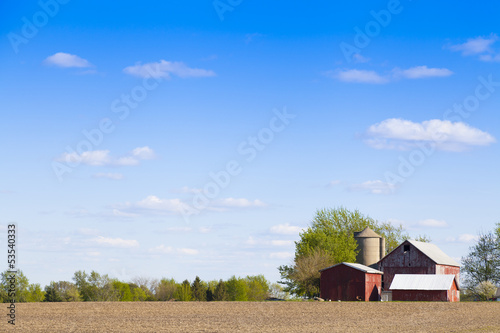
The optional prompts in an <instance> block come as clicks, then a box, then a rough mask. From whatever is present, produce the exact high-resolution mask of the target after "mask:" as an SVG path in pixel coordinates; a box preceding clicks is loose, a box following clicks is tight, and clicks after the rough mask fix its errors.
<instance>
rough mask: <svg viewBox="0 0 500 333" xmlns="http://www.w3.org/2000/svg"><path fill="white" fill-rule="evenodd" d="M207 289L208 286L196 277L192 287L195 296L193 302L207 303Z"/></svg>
mask: <svg viewBox="0 0 500 333" xmlns="http://www.w3.org/2000/svg"><path fill="white" fill-rule="evenodd" d="M207 289H208V287H207V286H206V284H205V283H203V281H201V279H200V278H199V277H198V276H196V278H195V279H194V281H193V284H192V285H191V294H192V295H193V300H195V301H206V300H207Z"/></svg>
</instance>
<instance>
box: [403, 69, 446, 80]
mask: <svg viewBox="0 0 500 333" xmlns="http://www.w3.org/2000/svg"><path fill="white" fill-rule="evenodd" d="M452 74H453V72H452V71H450V70H449V69H447V68H429V67H427V66H416V67H411V68H408V69H405V70H401V71H397V70H396V75H397V76H398V75H399V76H402V77H405V78H407V79H421V78H427V77H444V76H450V75H452Z"/></svg>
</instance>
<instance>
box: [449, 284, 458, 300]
mask: <svg viewBox="0 0 500 333" xmlns="http://www.w3.org/2000/svg"><path fill="white" fill-rule="evenodd" d="M448 301H449V302H460V291H459V290H458V288H457V284H456V283H455V281H453V284H452V286H451V288H450V290H448Z"/></svg>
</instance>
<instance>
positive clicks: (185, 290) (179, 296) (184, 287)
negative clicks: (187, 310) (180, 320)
mask: <svg viewBox="0 0 500 333" xmlns="http://www.w3.org/2000/svg"><path fill="white" fill-rule="evenodd" d="M175 299H176V300H178V301H183V302H189V301H190V300H191V299H192V295H191V285H190V283H189V281H188V280H184V281H183V282H182V283H181V284H179V285H177V290H176V291H175Z"/></svg>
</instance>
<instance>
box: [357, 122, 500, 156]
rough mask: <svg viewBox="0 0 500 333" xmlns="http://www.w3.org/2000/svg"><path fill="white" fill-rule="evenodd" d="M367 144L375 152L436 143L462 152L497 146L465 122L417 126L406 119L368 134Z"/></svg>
mask: <svg viewBox="0 0 500 333" xmlns="http://www.w3.org/2000/svg"><path fill="white" fill-rule="evenodd" d="M366 135H367V139H366V140H365V142H366V143H367V144H368V145H370V146H371V147H373V148H376V149H399V150H407V149H411V148H413V147H415V146H416V145H417V144H418V143H433V144H435V147H436V148H437V149H440V150H448V151H463V150H467V149H468V148H470V147H473V146H487V145H489V144H491V143H494V142H496V140H495V138H494V137H493V136H491V135H490V134H489V133H486V132H483V131H481V130H479V129H477V128H474V127H471V126H469V125H467V124H465V123H462V122H455V123H453V122H451V121H448V120H439V119H432V120H427V121H423V122H421V123H415V122H412V121H409V120H403V119H395V118H392V119H386V120H384V121H382V122H380V123H377V124H374V125H372V126H370V127H369V128H368V130H367V131H366Z"/></svg>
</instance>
